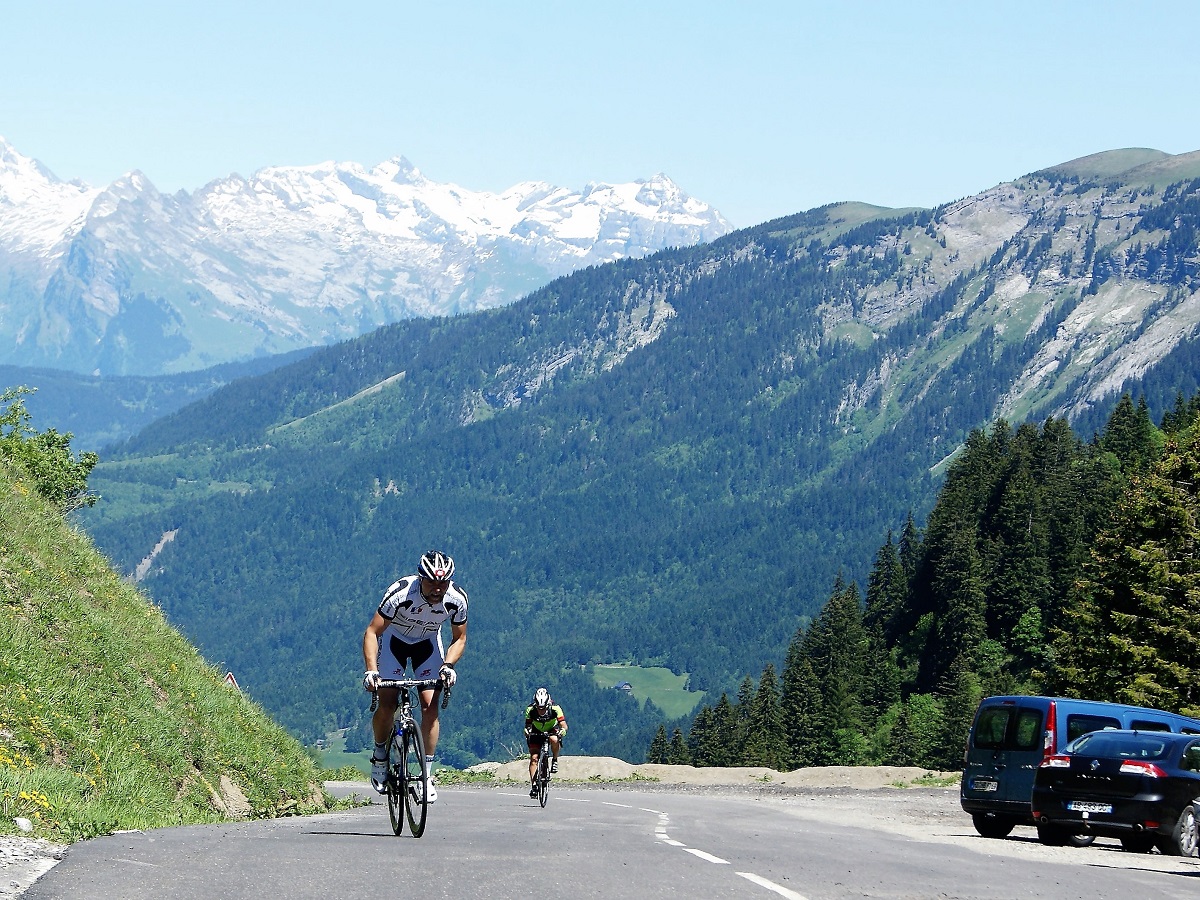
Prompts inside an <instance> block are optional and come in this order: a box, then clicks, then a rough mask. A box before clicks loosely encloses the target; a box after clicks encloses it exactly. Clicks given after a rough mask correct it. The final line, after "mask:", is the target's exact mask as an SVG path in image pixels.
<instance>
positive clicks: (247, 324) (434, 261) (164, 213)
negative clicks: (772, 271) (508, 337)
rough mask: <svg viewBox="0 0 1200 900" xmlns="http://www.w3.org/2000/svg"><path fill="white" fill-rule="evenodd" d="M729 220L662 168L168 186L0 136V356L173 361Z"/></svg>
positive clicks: (346, 326) (312, 336)
mask: <svg viewBox="0 0 1200 900" xmlns="http://www.w3.org/2000/svg"><path fill="white" fill-rule="evenodd" d="M730 230H731V228H730V225H729V224H728V223H727V222H726V221H725V220H724V218H723V217H722V216H721V214H720V213H719V212H717V211H716V210H715V209H712V208H711V207H710V206H708V205H707V204H704V203H702V202H701V201H699V200H695V199H693V198H691V197H689V196H688V195H687V194H685V193H684V192H683V191H682V190H681V189H680V188H679V187H678V186H677V185H676V184H674V183H673V182H672V181H671V180H670V179H669V178H667V177H666V176H664V175H658V176H655V177H654V178H651V179H649V180H646V181H639V182H635V183H631V184H618V185H610V184H589V185H587V186H586V187H585V188H584V189H583V190H582V191H568V190H564V189H562V188H556V187H553V186H551V185H548V184H542V183H525V184H519V185H516V186H514V187H513V188H510V189H509V190H507V191H505V192H503V193H501V194H489V193H482V192H473V191H469V190H466V189H464V188H461V187H458V186H456V185H453V184H440V183H436V182H432V181H429V180H428V179H426V178H424V177H423V176H422V175H421V173H420V172H419V171H417V169H416V168H414V167H413V166H412V165H411V164H410V163H408V162H407V161H406V160H404V159H401V158H397V159H393V160H389V161H387V162H385V163H382V164H380V165H378V166H376V167H374V168H372V169H366V168H364V167H362V166H359V165H357V164H353V163H325V164H322V165H317V166H309V167H302V168H282V167H281V168H268V169H263V170H261V171H260V172H257V173H255V174H254V175H253V176H252V177H251V178H249V179H245V178H242V177H240V176H237V175H234V176H230V177H229V178H225V179H221V180H218V181H214V182H212V183H210V184H208V185H206V186H205V187H203V188H201V189H200V190H198V191H196V192H195V193H193V194H190V195H189V194H188V193H186V192H180V193H178V194H175V195H172V196H166V195H163V194H161V193H159V192H158V191H157V190H156V189H155V188H154V186H153V185H152V184H151V183H150V182H149V181H148V180H147V179H146V178H145V176H143V175H141V174H140V173H138V172H132V173H130V174H129V175H126V176H124V177H123V178H121V179H119V180H118V181H116V182H114V183H113V184H111V185H108V186H107V187H105V188H103V189H96V188H91V187H88V186H86V185H82V184H79V183H77V182H63V181H60V180H59V179H57V178H56V177H55V176H54V175H53V174H52V173H50V172H48V171H47V170H46V169H44V168H43V167H42V166H40V165H39V164H38V163H37V162H36V161H34V160H30V159H27V158H25V157H22V156H21V155H20V154H19V153H17V152H16V150H15V149H13V148H12V147H11V146H10V145H9V144H7V143H5V142H4V141H3V140H2V139H0V362H4V363H11V364H16V365H26V366H33V365H40V366H50V367H54V368H60V369H67V370H70V371H75V372H85V373H93V372H94V373H97V374H150V375H152V374H161V373H164V372H179V371H188V370H192V369H199V368H204V367H207V366H211V365H214V364H217V363H221V362H227V361H231V360H237V359H245V358H249V357H253V356H260V355H264V354H270V353H279V352H285V351H287V350H292V349H297V348H301V347H307V346H314V345H319V344H323V343H328V342H330V341H335V340H341V339H344V338H348V337H354V336H356V335H359V334H362V333H364V332H366V331H369V330H371V329H373V328H376V327H378V326H380V325H384V324H387V323H389V322H394V321H397V320H400V319H404V318H409V317H412V316H429V315H447V314H455V313H460V312H469V311H472V310H479V309H485V308H489V307H495V306H501V305H504V304H507V303H510V302H512V301H513V300H515V299H517V298H518V297H520V296H522V295H523V294H525V293H527V292H529V291H531V290H533V289H535V288H537V287H540V286H542V285H544V284H546V283H547V282H549V281H551V280H553V279H554V278H556V277H559V276H561V275H565V274H568V273H570V272H572V271H575V270H576V269H579V268H582V267H585V266H589V265H597V264H601V263H606V262H611V261H614V260H617V259H623V258H629V257H640V256H645V255H647V254H650V253H653V252H656V251H658V250H661V249H663V248H664V247H668V246H688V245H691V244H695V243H698V242H701V241H707V240H711V239H713V238H716V237H719V236H720V235H723V234H725V233H726V232H728V231H730Z"/></svg>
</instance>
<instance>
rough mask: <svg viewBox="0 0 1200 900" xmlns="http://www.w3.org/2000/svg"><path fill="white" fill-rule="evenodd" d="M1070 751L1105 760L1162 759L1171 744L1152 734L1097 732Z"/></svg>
mask: <svg viewBox="0 0 1200 900" xmlns="http://www.w3.org/2000/svg"><path fill="white" fill-rule="evenodd" d="M1068 749H1069V751H1070V752H1071V753H1074V754H1077V755H1082V756H1099V757H1102V758H1104V759H1162V758H1163V757H1164V756H1166V755H1167V753H1168V751H1169V749H1170V742H1168V741H1164V740H1162V739H1161V738H1156V737H1154V736H1153V735H1150V734H1114V733H1110V732H1106V731H1097V732H1095V733H1094V734H1087V735H1084V736H1083V737H1081V738H1080V739H1079V740H1077V741H1075V742H1074V743H1073V744H1071V746H1070V747H1069V748H1068Z"/></svg>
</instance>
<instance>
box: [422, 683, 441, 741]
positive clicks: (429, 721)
mask: <svg viewBox="0 0 1200 900" xmlns="http://www.w3.org/2000/svg"><path fill="white" fill-rule="evenodd" d="M439 696H441V692H440V691H435V690H428V691H421V739H422V740H423V741H424V742H425V755H426V756H433V755H434V753H435V752H436V751H437V742H438V734H439V733H440V732H441V723H440V722H439V721H438V709H439V707H438V702H437V701H438V697H439Z"/></svg>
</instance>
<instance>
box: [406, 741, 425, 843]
mask: <svg viewBox="0 0 1200 900" xmlns="http://www.w3.org/2000/svg"><path fill="white" fill-rule="evenodd" d="M401 758H402V759H403V761H404V763H403V768H404V809H405V810H406V811H407V813H408V828H409V830H410V831H411V832H412V836H413V837H420V836H421V835H423V834H424V833H425V818H426V816H427V815H428V814H429V797H428V796H427V795H426V791H425V788H426V786H427V785H428V784H429V763H428V762H427V761H426V760H425V742H424V741H423V740H422V739H421V731H420V729H419V728H412V729H409V730H407V731H405V732H404V755H403V756H402V757H401Z"/></svg>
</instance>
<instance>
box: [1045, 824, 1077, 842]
mask: <svg viewBox="0 0 1200 900" xmlns="http://www.w3.org/2000/svg"><path fill="white" fill-rule="evenodd" d="M1037 833H1038V840H1039V841H1041V842H1042V843H1043V844H1045V845H1046V846H1047V847H1062V846H1064V845H1065V844H1066V843H1067V841H1069V840H1070V839H1071V833H1070V832H1069V831H1066V830H1065V829H1063V828H1059V827H1058V826H1057V825H1039V826H1038V827H1037Z"/></svg>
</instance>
